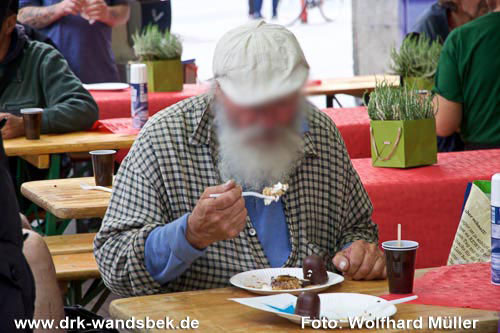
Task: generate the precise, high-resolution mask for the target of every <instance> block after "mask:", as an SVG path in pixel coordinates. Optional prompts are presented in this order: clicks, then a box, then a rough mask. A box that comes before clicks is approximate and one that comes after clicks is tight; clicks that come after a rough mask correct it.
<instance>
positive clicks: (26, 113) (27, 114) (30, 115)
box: [21, 108, 43, 140]
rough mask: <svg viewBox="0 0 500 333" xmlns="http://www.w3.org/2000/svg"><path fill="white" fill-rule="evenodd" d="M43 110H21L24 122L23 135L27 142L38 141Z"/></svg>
mask: <svg viewBox="0 0 500 333" xmlns="http://www.w3.org/2000/svg"><path fill="white" fill-rule="evenodd" d="M42 113H43V109H38V108H33V109H21V115H22V116H23V122H24V135H25V136H26V139H28V140H40V130H41V128H42Z"/></svg>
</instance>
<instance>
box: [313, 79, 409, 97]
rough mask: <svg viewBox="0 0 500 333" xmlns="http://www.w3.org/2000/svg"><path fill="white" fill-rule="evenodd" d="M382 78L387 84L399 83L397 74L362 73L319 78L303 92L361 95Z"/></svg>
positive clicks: (372, 88)
mask: <svg viewBox="0 0 500 333" xmlns="http://www.w3.org/2000/svg"><path fill="white" fill-rule="evenodd" d="M383 80H385V81H387V83H389V84H393V85H399V76H396V75H383V74H379V75H364V76H354V77H349V78H335V79H323V80H321V84H318V85H309V86H307V87H306V88H305V93H306V94H307V95H311V96H313V95H336V94H347V95H353V96H357V97H362V96H363V94H364V93H365V92H370V91H373V90H374V89H375V86H376V83H377V82H382V81H383Z"/></svg>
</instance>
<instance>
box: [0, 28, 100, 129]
mask: <svg viewBox="0 0 500 333" xmlns="http://www.w3.org/2000/svg"><path fill="white" fill-rule="evenodd" d="M19 57H22V60H21V61H20V62H19V61H18V59H19ZM16 60H17V61H16ZM9 66H16V67H17V69H16V70H15V72H14V75H13V76H12V79H11V80H10V81H8V84H7V86H6V87H5V89H4V91H3V93H1V92H0V93H1V94H0V112H7V113H11V114H15V115H20V109H23V108H32V107H38V108H43V109H44V113H43V116H42V133H65V132H74V131H81V130H88V129H90V128H91V127H92V125H93V124H94V122H95V121H96V120H97V119H98V118H99V111H98V108H97V104H96V103H95V101H94V99H93V98H92V96H91V95H90V94H89V92H88V91H87V90H86V89H85V88H83V86H82V83H81V81H80V80H79V79H78V78H77V77H76V76H75V74H73V72H72V71H71V70H70V69H69V67H68V63H67V62H66V60H65V59H64V58H63V56H62V55H61V54H60V53H59V52H58V51H57V50H56V49H54V48H53V47H52V46H50V45H48V44H44V43H41V42H37V41H29V40H27V38H26V37H25V35H24V32H23V31H22V28H16V30H15V31H14V33H13V38H12V42H11V47H10V49H9V53H8V55H7V57H6V59H4V61H3V62H2V63H0V81H1V80H3V79H4V75H6V70H7V68H8V67H9Z"/></svg>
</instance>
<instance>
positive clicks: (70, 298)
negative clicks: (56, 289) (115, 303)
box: [66, 279, 111, 313]
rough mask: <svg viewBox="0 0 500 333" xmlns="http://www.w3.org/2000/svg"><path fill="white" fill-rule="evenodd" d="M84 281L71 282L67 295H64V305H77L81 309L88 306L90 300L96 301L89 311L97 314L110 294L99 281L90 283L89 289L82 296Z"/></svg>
mask: <svg viewBox="0 0 500 333" xmlns="http://www.w3.org/2000/svg"><path fill="white" fill-rule="evenodd" d="M83 282H84V281H71V282H70V287H69V290H68V294H67V295H66V305H76V304H79V305H81V306H83V307H86V306H87V305H89V303H90V302H92V300H94V299H96V298H97V300H96V302H95V304H94V306H93V307H92V309H91V311H93V312H95V313H97V311H99V309H100V308H101V306H102V305H103V304H104V302H105V301H106V299H107V298H108V296H109V294H111V292H110V291H109V290H108V288H106V286H105V285H104V282H102V280H101V279H95V280H94V281H92V283H91V285H90V287H89V288H88V289H87V291H86V292H85V294H84V295H82V287H83Z"/></svg>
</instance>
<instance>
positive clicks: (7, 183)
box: [0, 9, 64, 332]
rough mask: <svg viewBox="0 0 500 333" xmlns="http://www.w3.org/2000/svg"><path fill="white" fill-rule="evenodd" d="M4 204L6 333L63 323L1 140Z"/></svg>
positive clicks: (1, 274) (0, 302)
mask: <svg viewBox="0 0 500 333" xmlns="http://www.w3.org/2000/svg"><path fill="white" fill-rule="evenodd" d="M0 11H1V9H0ZM5 123H6V120H5V119H4V120H0V129H1V128H2V127H3V126H5ZM0 202H1V204H0V295H1V297H0V322H1V323H2V332H14V331H16V332H18V331H21V332H30V331H31V330H27V329H26V330H19V329H17V330H16V328H15V322H14V320H16V319H17V320H19V319H21V320H22V319H53V320H56V321H57V322H59V320H61V319H63V317H64V309H63V302H62V296H61V292H60V289H59V286H58V283H57V278H56V272H55V268H54V263H53V262H52V257H51V255H50V252H49V250H48V248H47V245H46V244H45V242H44V240H43V238H42V237H41V236H40V235H38V234H37V233H36V232H34V231H31V230H27V229H21V218H24V217H23V216H21V218H20V214H19V207H18V205H17V200H16V194H15V191H14V186H13V184H12V181H11V178H10V175H9V170H8V167H7V157H6V156H5V151H4V149H3V140H2V138H1V137H0ZM23 223H24V222H23ZM24 227H28V228H29V225H27V224H24ZM21 230H22V231H21ZM35 290H36V292H35Z"/></svg>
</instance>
